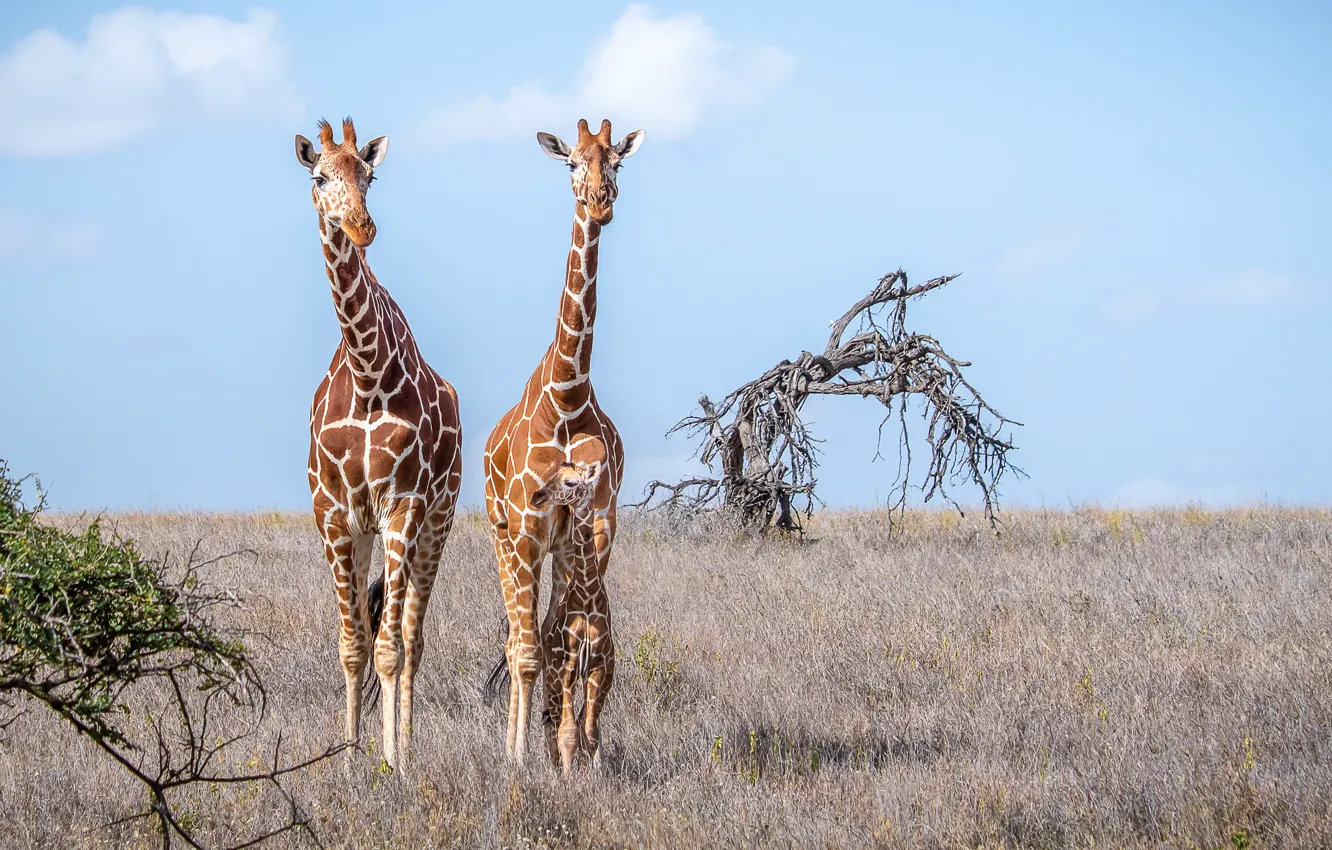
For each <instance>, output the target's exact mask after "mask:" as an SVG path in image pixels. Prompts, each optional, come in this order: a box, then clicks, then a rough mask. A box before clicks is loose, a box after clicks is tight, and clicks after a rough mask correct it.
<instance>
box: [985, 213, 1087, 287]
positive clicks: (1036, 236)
mask: <svg viewBox="0 0 1332 850" xmlns="http://www.w3.org/2000/svg"><path fill="white" fill-rule="evenodd" d="M1086 241H1087V227H1086V226H1085V225H1082V224H1076V223H1066V222H1063V223H1058V224H1052V225H1050V226H1047V227H1045V228H1042V229H1041V230H1038V231H1036V232H1035V233H1032V234H1031V235H1029V236H1028V237H1026V238H1025V239H1023V240H1021V241H1019V242H1016V243H1014V244H1012V245H1009V246H1008V247H1007V248H1005V249H1004V251H1003V253H1002V254H1000V255H999V261H998V264H997V267H996V271H997V272H998V277H999V280H1000V281H1001V282H1002V283H1005V284H1009V285H1021V284H1029V283H1038V282H1040V281H1042V280H1045V279H1046V278H1049V277H1050V276H1051V275H1053V274H1054V273H1055V272H1057V271H1059V270H1060V269H1062V268H1064V267H1066V266H1067V265H1068V264H1069V263H1070V262H1071V261H1072V260H1073V259H1075V258H1076V257H1077V256H1078V254H1080V253H1081V252H1082V249H1083V246H1084V245H1085V244H1086Z"/></svg>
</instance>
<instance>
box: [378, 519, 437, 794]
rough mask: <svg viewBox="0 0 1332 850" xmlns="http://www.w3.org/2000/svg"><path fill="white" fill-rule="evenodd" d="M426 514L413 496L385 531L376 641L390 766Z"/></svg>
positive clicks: (395, 748) (394, 756)
mask: <svg viewBox="0 0 1332 850" xmlns="http://www.w3.org/2000/svg"><path fill="white" fill-rule="evenodd" d="M424 517H425V507H424V505H423V504H422V503H421V501H420V500H419V499H411V500H408V501H405V502H403V503H402V504H401V505H400V506H399V507H398V508H397V509H396V510H394V511H393V513H392V514H390V516H389V520H388V522H387V524H386V527H385V528H384V530H383V537H384V611H383V614H382V615H381V617H380V621H379V637H378V638H376V640H375V672H376V673H378V674H379V686H380V689H381V692H382V696H381V702H382V703H383V712H384V725H383V738H382V742H383V747H384V761H385V762H387V763H388V765H389V767H391V768H397V767H398V766H399V762H400V759H399V758H398V731H399V725H400V724H399V714H398V713H399V711H400V710H401V703H400V695H399V685H400V682H401V674H402V667H403V656H404V652H403V629H402V620H403V610H404V607H405V603H406V598H407V584H408V582H409V581H410V579H411V573H412V564H413V561H414V560H415V559H416V557H417V552H418V548H417V540H416V537H417V534H418V533H419V532H420V529H421V522H422V520H423V519H424Z"/></svg>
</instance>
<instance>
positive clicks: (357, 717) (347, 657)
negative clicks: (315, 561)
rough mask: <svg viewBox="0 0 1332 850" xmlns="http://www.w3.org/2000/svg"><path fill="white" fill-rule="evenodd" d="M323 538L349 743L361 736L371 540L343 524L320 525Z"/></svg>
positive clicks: (369, 628) (368, 632) (368, 637)
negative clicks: (335, 611)
mask: <svg viewBox="0 0 1332 850" xmlns="http://www.w3.org/2000/svg"><path fill="white" fill-rule="evenodd" d="M319 531H320V534H321V536H322V537H323V538H324V556H325V557H326V558H327V559H328V565H329V568H330V569H331V570H332V572H333V586H334V589H335V590H336V591H337V594H338V619H339V621H340V624H341V625H340V628H339V629H338V659H339V660H340V661H341V662H342V672H343V675H344V676H345V678H346V685H347V710H346V713H345V715H344V716H343V735H344V738H345V740H346V741H348V742H349V743H353V744H354V743H356V742H357V741H359V740H360V737H361V677H362V675H363V674H364V673H365V668H366V663H367V662H368V661H369V659H370V642H371V632H372V629H373V626H372V625H371V623H370V612H369V607H368V599H367V597H366V582H367V580H368V577H369V572H370V548H371V545H372V544H373V543H374V538H373V537H372V536H370V535H368V534H352V533H351V532H350V531H349V530H348V529H347V527H346V524H345V523H341V522H336V521H328V522H326V523H323V524H321V525H320V528H319Z"/></svg>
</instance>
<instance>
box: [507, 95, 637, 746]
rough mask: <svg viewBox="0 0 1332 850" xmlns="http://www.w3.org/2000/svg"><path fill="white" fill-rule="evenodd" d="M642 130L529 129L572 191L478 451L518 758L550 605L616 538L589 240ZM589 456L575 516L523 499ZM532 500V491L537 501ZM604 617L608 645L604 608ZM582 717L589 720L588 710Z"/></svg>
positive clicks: (613, 460) (615, 471) (615, 475)
mask: <svg viewBox="0 0 1332 850" xmlns="http://www.w3.org/2000/svg"><path fill="white" fill-rule="evenodd" d="M642 137H643V136H642V131H641V130H640V131H636V132H634V133H630V134H629V135H628V136H626V137H625V138H624V140H623V141H621V142H620V143H619V144H618V145H614V146H612V145H611V143H610V122H603V123H602V129H601V132H600V133H598V134H596V135H593V134H592V133H590V132H588V129H587V122H585V121H580V122H579V142H578V145H577V146H576V147H575V148H573V149H570V148H569V147H568V146H567V145H565V144H564V142H562V141H560V140H559V139H557V138H555V137H554V136H550V135H548V134H544V133H542V134H538V140H539V141H540V142H541V145H542V147H543V148H544V149H545V150H546V152H547V153H548V154H549V155H550V156H552V157H554V158H556V159H560V160H563V161H565V162H567V163H569V165H570V168H571V170H572V172H573V174H572V179H573V185H574V194H575V197H576V198H577V201H578V203H577V206H576V208H575V211H574V224H573V246H572V248H570V251H569V259H568V264H567V266H566V270H565V285H564V292H563V294H562V295H561V297H560V307H559V321H558V324H557V327H556V332H555V340H554V342H553V343H551V346H550V348H549V349H548V350H547V351H546V355H545V357H543V358H542V360H541V362H540V364H539V365H538V366H537V368H536V371H535V372H533V374H532V377H531V378H530V379H529V380H528V382H527V386H526V388H525V389H524V392H523V397H522V400H521V401H519V402H518V404H517V405H515V406H514V407H513V408H512V409H511V410H509V412H508V413H506V414H505V415H504V416H503V417H502V418H501V419H500V421H499V424H498V425H496V426H495V429H494V431H492V432H491V434H490V439H489V440H487V442H486V451H485V468H486V512H487V515H488V516H489V519H490V522H491V531H492V538H493V541H494V544H495V555H496V558H497V559H498V561H499V571H500V584H501V586H502V588H503V591H504V602H505V608H506V610H507V613H508V622H509V636H508V640H507V644H506V646H505V656H506V658H507V662H508V668H509V674H510V692H509V725H508V733H507V737H506V748H507V751H508V753H509V755H510V756H512V757H514V758H517V759H519V760H521V759H522V758H523V757H524V755H525V754H526V751H527V720H528V714H529V709H530V705H531V697H532V690H533V686H534V684H535V682H536V679H537V675H538V673H539V672H540V671H541V668H542V661H543V659H542V656H543V654H544V649H543V648H544V646H545V645H546V644H547V642H548V638H549V635H550V634H551V632H552V629H555V628H562V627H563V625H564V624H563V622H561V621H560V619H559V618H560V617H562V616H563V614H561V613H560V612H561V610H562V609H561V604H562V599H563V597H564V594H565V591H566V589H567V587H568V582H569V581H570V578H571V576H572V573H573V570H574V565H575V564H582V565H587V564H594V565H595V566H596V572H597V578H598V582H597V586H598V587H600V578H601V576H602V575H604V573H605V570H606V565H607V562H608V561H609V558H610V552H611V546H612V544H613V542H614V539H615V500H616V496H617V494H618V492H619V488H620V480H621V475H622V473H623V470H624V449H623V446H622V444H621V442H620V434H619V432H618V431H616V429H615V425H614V424H613V423H612V422H611V420H610V418H609V417H608V416H606V414H605V413H603V412H602V410H601V408H600V406H599V405H598V404H597V399H596V393H595V392H594V391H593V389H592V379H591V374H590V368H591V358H592V329H593V323H594V321H595V319H596V310H597V294H596V281H597V256H598V247H599V244H598V243H599V240H600V236H601V229H602V226H603V225H605V224H606V223H608V222H609V221H610V219H611V216H612V205H613V203H614V201H615V197H616V192H617V189H616V184H615V169H616V168H618V167H619V163H620V162H621V160H623V159H624V158H626V157H628V156H630V155H631V154H633V153H634V151H635V150H637V147H638V144H639V143H640V142H641V141H642ZM594 462H595V463H598V464H600V471H599V474H598V475H597V476H596V480H595V482H594V484H593V485H592V486H591V492H590V494H589V498H588V500H587V504H586V505H584V506H581V507H580V508H579V513H580V515H581V516H582V517H583V520H582V521H577V520H576V519H575V516H574V514H575V512H574V510H573V508H572V507H571V506H569V505H558V504H557V505H554V506H552V505H551V504H550V503H549V502H546V503H544V504H537V503H535V502H534V501H533V497H534V496H535V495H536V493H537V492H538V491H540V490H541V489H542V488H543V487H545V486H546V485H547V484H548V483H549V476H550V475H551V474H552V472H553V471H555V470H557V469H558V468H559V467H560V465H561V464H564V463H574V464H579V463H581V464H589V463H594ZM541 501H542V499H541V498H540V497H538V498H537V502H541ZM579 529H582V531H581V532H580V531H578V530H579ZM547 554H549V555H551V556H552V559H553V562H554V567H553V568H554V571H555V572H554V576H553V579H552V593H551V595H552V599H551V602H550V607H549V609H548V612H547V617H546V620H545V622H544V623H543V624H542V625H541V627H540V631H539V632H538V626H537V623H536V617H537V604H538V601H539V600H538V588H539V585H540V581H541V565H542V562H543V560H544V559H545V557H546V555H547ZM602 593H603V597H604V591H602ZM603 610H606V609H605V608H604V607H603ZM605 624H606V632H607V640H606V643H607V644H609V637H608V635H609V619H608V618H607V619H605ZM609 686H610V679H609V676H606V677H605V682H604V684H602V685H601V693H600V701H599V702H596V703H594V704H595V705H597V706H599V705H600V704H602V703H604V698H605V693H606V691H607V690H608V689H609ZM595 710H596V711H599V708H596V709H595ZM560 714H561V712H558V711H557V712H556V713H555V714H554V715H551V714H549V713H547V714H546V716H547V717H548V718H550V717H558V716H560ZM591 722H592V725H593V727H594V728H595V718H593V719H592V721H591Z"/></svg>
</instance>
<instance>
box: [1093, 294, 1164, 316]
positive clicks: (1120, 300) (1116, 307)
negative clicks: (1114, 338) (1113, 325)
mask: <svg viewBox="0 0 1332 850" xmlns="http://www.w3.org/2000/svg"><path fill="white" fill-rule="evenodd" d="M1159 309H1161V296H1160V295H1158V294H1157V293H1155V292H1125V293H1123V294H1122V295H1116V296H1115V297H1114V298H1113V299H1111V301H1110V303H1108V304H1106V305H1105V306H1104V307H1103V308H1102V309H1101V315H1102V316H1104V317H1105V318H1107V319H1110V320H1111V321H1115V322H1133V321H1137V320H1138V319H1142V318H1145V317H1147V316H1150V315H1151V314H1152V313H1155V312H1156V311H1157V310H1159Z"/></svg>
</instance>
